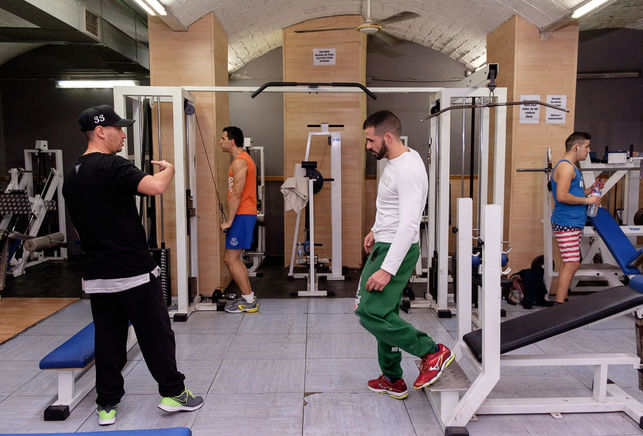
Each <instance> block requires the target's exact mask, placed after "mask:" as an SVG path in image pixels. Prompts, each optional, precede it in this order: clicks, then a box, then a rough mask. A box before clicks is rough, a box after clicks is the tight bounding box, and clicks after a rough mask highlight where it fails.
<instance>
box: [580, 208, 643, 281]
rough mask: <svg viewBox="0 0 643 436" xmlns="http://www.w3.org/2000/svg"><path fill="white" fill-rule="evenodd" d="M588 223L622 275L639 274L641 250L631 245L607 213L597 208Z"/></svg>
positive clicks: (642, 261) (642, 253)
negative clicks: (598, 236)
mask: <svg viewBox="0 0 643 436" xmlns="http://www.w3.org/2000/svg"><path fill="white" fill-rule="evenodd" d="M590 221H591V223H592V226H594V228H595V229H596V232H597V233H598V234H599V235H600V237H601V239H602V240H603V242H604V243H605V245H606V246H607V248H608V249H609V251H610V253H612V256H614V259H615V260H616V262H617V263H618V266H619V267H620V268H621V270H622V271H623V273H624V274H626V275H628V276H633V275H639V274H641V272H640V271H639V269H638V265H639V263H643V250H637V249H636V248H635V247H634V245H632V242H630V240H629V238H628V237H627V236H625V233H623V230H622V229H621V227H620V226H619V225H618V223H617V222H616V221H615V220H614V218H612V216H611V215H610V214H609V212H608V211H607V210H606V209H603V208H602V207H599V208H598V213H597V214H596V216H595V217H590Z"/></svg>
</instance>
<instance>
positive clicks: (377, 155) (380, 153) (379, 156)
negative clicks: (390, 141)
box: [371, 142, 388, 160]
mask: <svg viewBox="0 0 643 436" xmlns="http://www.w3.org/2000/svg"><path fill="white" fill-rule="evenodd" d="M371 153H373V156H375V159H377V160H381V159H382V158H383V157H385V156H386V154H387V153H388V147H386V144H385V143H384V142H382V148H380V151H378V152H377V153H376V152H374V151H372V150H371Z"/></svg>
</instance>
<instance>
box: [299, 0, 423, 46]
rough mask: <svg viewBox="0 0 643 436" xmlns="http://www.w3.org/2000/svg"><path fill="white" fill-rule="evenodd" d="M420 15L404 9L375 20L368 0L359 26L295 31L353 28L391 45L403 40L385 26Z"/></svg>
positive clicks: (326, 30) (309, 30)
mask: <svg viewBox="0 0 643 436" xmlns="http://www.w3.org/2000/svg"><path fill="white" fill-rule="evenodd" d="M417 17H419V15H418V14H416V13H415V12H410V11H404V12H399V13H397V14H395V15H391V16H390V17H388V18H384V19H383V20H373V19H372V18H371V0H367V2H366V19H365V20H364V22H363V23H362V24H360V25H359V26H357V27H333V28H327V29H306V30H295V33H313V32H331V31H334V30H351V29H355V30H357V31H358V32H361V33H365V34H367V35H374V36H376V37H377V38H379V39H381V40H382V41H384V42H385V43H387V44H389V45H393V44H398V43H400V42H402V40H401V39H400V38H398V37H396V36H393V35H391V34H390V33H388V32H386V30H384V28H383V27H384V26H386V25H387V24H392V23H399V22H400V21H406V20H412V19H413V18H417Z"/></svg>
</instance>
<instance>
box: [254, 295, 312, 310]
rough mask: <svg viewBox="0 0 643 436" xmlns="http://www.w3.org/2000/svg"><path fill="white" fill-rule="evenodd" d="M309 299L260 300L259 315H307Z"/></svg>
mask: <svg viewBox="0 0 643 436" xmlns="http://www.w3.org/2000/svg"><path fill="white" fill-rule="evenodd" d="M308 300H309V299H308V298H289V299H284V298H274V299H273V298H270V299H262V298H260V299H259V313H306V312H308Z"/></svg>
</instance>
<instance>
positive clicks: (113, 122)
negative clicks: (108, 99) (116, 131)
mask: <svg viewBox="0 0 643 436" xmlns="http://www.w3.org/2000/svg"><path fill="white" fill-rule="evenodd" d="M78 124H80V130H81V131H83V132H88V131H90V130H94V129H95V128H96V127H97V126H103V127H107V126H114V127H129V126H131V125H132V124H134V120H129V119H127V118H121V117H119V116H118V114H117V113H116V112H114V108H113V107H111V106H110V105H108V104H103V105H100V106H92V107H90V108H88V109H85V110H84V111H83V112H82V113H81V114H80V115H79V116H78Z"/></svg>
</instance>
